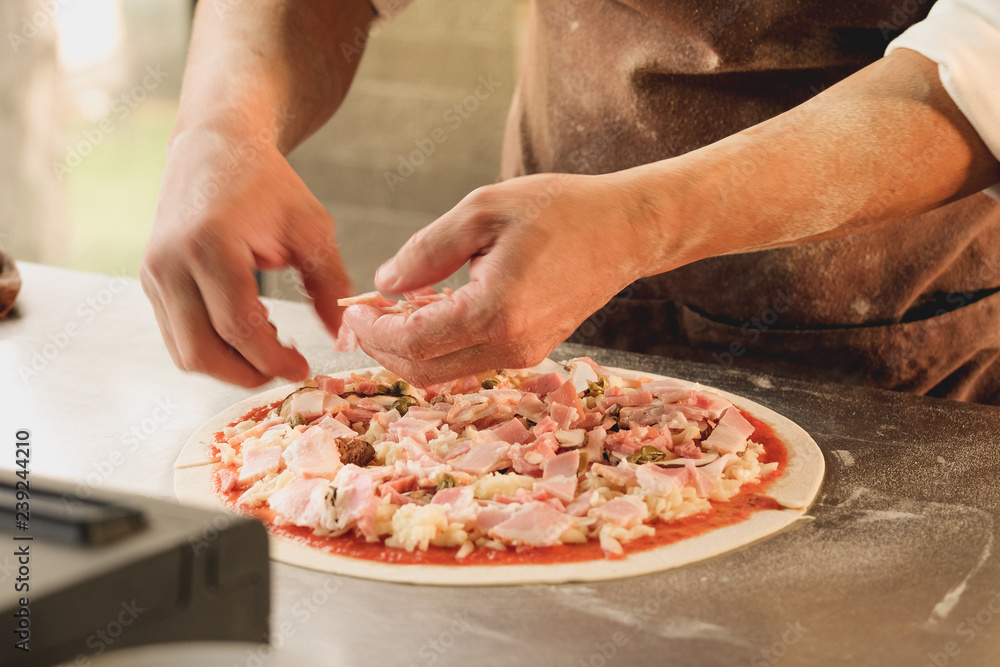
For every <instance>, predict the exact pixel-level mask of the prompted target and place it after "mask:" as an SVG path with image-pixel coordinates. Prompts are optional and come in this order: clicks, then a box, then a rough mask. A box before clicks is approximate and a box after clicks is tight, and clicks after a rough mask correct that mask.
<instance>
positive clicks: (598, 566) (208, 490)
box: [174, 368, 825, 586]
mask: <svg viewBox="0 0 1000 667" xmlns="http://www.w3.org/2000/svg"><path fill="white" fill-rule="evenodd" d="M364 370H372V371H375V370H379V369H378V368H368V369H362V370H361V371H353V372H363V371H364ZM608 370H609V371H611V372H613V373H615V374H616V375H620V376H622V377H628V378H640V377H642V378H649V379H652V380H662V379H668V378H666V377H665V376H663V375H656V374H653V373H643V372H638V371H631V370H624V369H618V368H608ZM351 372H352V371H346V372H344V373H335V374H333V375H334V377H338V376H339V377H350V373H351ZM685 384H687V385H688V386H691V387H696V388H698V389H700V390H706V391H711V392H714V393H716V394H719V395H720V396H723V397H725V398H727V399H728V400H730V401H731V402H732V403H733V404H734V405H736V406H737V407H739V408H741V409H743V410H745V411H746V412H748V413H750V414H751V415H753V416H754V417H756V418H757V419H759V420H761V421H763V422H765V423H767V424H768V425H769V426H770V427H771V428H772V429H773V430H774V433H775V435H776V436H777V437H778V438H779V439H780V440H781V441H782V442H783V443H784V444H785V447H786V448H787V450H788V466H787V468H786V469H785V471H784V474H783V475H782V476H781V477H780V478H778V479H777V480H775V481H774V482H773V483H772V484H771V486H770V487H769V488H768V490H767V495H768V496H770V497H772V498H774V499H775V500H777V501H778V503H780V504H781V505H782V506H784V507H785V508H787V509H783V510H761V511H757V512H754V513H753V514H751V515H750V517H749V518H748V519H747V520H745V521H742V522H740V523H737V524H734V525H731V526H724V527H722V528H717V529H714V530H711V531H709V532H707V533H703V534H701V535H698V536H695V537H691V538H688V539H684V540H681V541H679V542H674V543H672V544H667V545H664V546H661V547H654V548H652V549H648V550H645V551H639V552H635V553H629V552H628V544H627V543H626V544H625V545H624V546H625V550H626V555H625V556H624V557H623V558H618V559H599V560H588V561H580V562H573V563H542V564H538V565H508V564H500V565H461V564H458V563H456V564H455V565H410V564H405V563H404V564H395V563H393V564H390V563H381V562H377V561H372V560H367V559H363V558H350V557H347V556H340V555H337V554H330V553H326V552H324V551H321V550H319V549H315V548H313V547H310V546H307V545H305V544H302V543H300V542H297V541H295V540H292V539H289V538H285V537H281V536H277V535H273V534H272V535H271V536H270V544H271V557H272V558H273V559H274V560H277V561H280V562H282V563H288V564H290V565H297V566H299V567H305V568H309V569H313V570H319V571H322V572H330V573H333V574H341V575H348V576H352V577H361V578H365V579H377V580H380V581H390V582H397V583H407V584H430V585H449V586H493V585H515V584H539V583H546V584H558V583H565V582H571V581H602V580H607V579H618V578H622V577H632V576H637V575H641V574H650V573H653V572H660V571H662V570H667V569H670V568H675V567H680V566H682V565H687V564H689V563H694V562H696V561H700V560H704V559H706V558H711V557H713V556H719V555H721V554H724V553H727V552H729V551H733V550H735V549H739V548H742V547H746V546H749V545H751V544H753V543H755V542H759V541H761V540H763V539H766V538H768V537H770V536H772V535H775V534H777V533H779V532H781V531H782V530H784V529H786V528H788V527H789V526H791V525H792V524H793V523H795V522H796V521H797V520H798V519H799V518H800V517H802V516H803V515H804V514H805V513H806V511H807V510H808V509H809V507H810V505H812V502H813V500H814V499H815V498H816V494H817V493H819V488H820V485H821V484H822V481H823V473H824V469H825V464H824V460H823V453H822V452H821V451H820V449H819V446H818V445H817V444H816V442H815V441H814V440H813V439H812V438H811V437H809V434H808V433H806V432H805V431H804V430H803V429H802V428H801V427H799V426H798V425H797V424H795V423H794V422H792V421H790V420H789V419H786V418H785V417H782V416H781V415H779V414H777V413H776V412H774V411H773V410H770V409H768V408H766V407H764V406H763V405H760V404H759V403H755V402H753V401H750V400H747V399H745V398H741V397H739V396H735V395H733V394H730V393H728V392H725V391H720V390H717V389H713V388H711V387H705V386H702V385H696V384H695V383H693V382H685ZM298 386H299V385H286V386H284V387H277V388H275V389H271V390H269V391H266V392H263V393H261V394H258V395H256V396H252V397H250V398H247V399H245V400H243V401H240V402H239V403H237V404H235V405H233V406H232V407H231V408H229V409H227V410H224V411H223V412H221V413H220V414H218V415H216V416H215V417H213V418H212V419H210V420H209V421H208V422H206V423H205V424H204V425H202V427H201V428H199V429H198V430H197V431H196V432H195V433H194V434H193V435H192V436H191V438H190V439H189V440H188V442H187V443H186V444H185V445H184V448H183V449H182V450H181V453H180V455H179V456H178V458H177V462H176V463H175V464H174V468H175V469H174V491H175V493H176V494H177V499H178V500H179V501H180V502H182V503H184V504H189V505H195V506H199V507H205V508H208V509H218V510H222V511H226V512H232V509H231V508H229V507H228V506H226V505H225V503H223V501H222V499H221V498H220V497H219V496H217V495H216V494H215V493H213V492H212V472H213V470H214V466H215V462H214V461H212V460H211V458H210V457H209V456H208V454H207V450H208V447H209V446H210V445H211V443H212V442H213V441H214V435H215V433H217V432H218V431H221V430H222V429H223V428H224V427H225V426H226V425H227V424H229V423H230V422H232V421H233V420H235V419H238V418H239V417H241V416H242V415H244V414H246V413H247V412H249V411H250V410H252V409H254V408H256V407H260V406H261V405H266V404H268V403H271V402H273V401H276V400H279V399H282V398H284V397H285V396H287V395H288V394H289V393H291V392H292V391H294V390H295V389H296V388H297V387H298Z"/></svg>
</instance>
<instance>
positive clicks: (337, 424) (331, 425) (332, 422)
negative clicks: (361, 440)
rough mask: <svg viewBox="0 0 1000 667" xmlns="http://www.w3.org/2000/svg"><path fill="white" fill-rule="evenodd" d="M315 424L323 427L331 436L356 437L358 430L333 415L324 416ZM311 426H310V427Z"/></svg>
mask: <svg viewBox="0 0 1000 667" xmlns="http://www.w3.org/2000/svg"><path fill="white" fill-rule="evenodd" d="M316 426H317V427H318V428H321V429H323V430H324V431H326V432H327V433H329V434H330V436H331V437H333V438H356V437H358V432H357V431H355V430H354V429H352V428H351V427H350V426H346V425H345V424H344V423H343V422H341V421H340V420H339V419H334V418H333V417H324V418H323V419H321V420H320V421H319V422H318V423H317V424H316ZM310 428H312V427H310Z"/></svg>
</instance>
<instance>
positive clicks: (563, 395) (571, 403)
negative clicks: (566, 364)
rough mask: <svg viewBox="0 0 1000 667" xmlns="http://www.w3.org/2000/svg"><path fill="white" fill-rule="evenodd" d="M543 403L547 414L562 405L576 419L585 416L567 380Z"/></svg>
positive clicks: (577, 397)
mask: <svg viewBox="0 0 1000 667" xmlns="http://www.w3.org/2000/svg"><path fill="white" fill-rule="evenodd" d="M649 398H650V400H652V399H653V397H652V396H650V397H649ZM545 402H546V403H548V404H549V406H550V408H549V410H550V412H549V414H551V410H552V408H554V407H555V406H557V405H563V406H566V407H567V408H571V409H572V410H573V411H574V412H575V413H576V419H582V418H583V416H584V414H586V411H585V410H584V409H583V403H582V402H581V401H580V397H579V396H577V395H576V387H574V386H573V382H572V381H570V380H567V381H566V382H564V383H562V384H561V385H559V388H558V389H556V390H555V391H552V392H550V393H549V395H548V396H546V397H545ZM553 419H555V417H553ZM574 421H575V419H574ZM564 428H568V427H564Z"/></svg>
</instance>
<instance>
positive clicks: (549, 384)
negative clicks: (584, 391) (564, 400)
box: [521, 372, 573, 396]
mask: <svg viewBox="0 0 1000 667" xmlns="http://www.w3.org/2000/svg"><path fill="white" fill-rule="evenodd" d="M563 382H564V380H563V376H562V375H560V374H559V373H557V372H552V373H546V374H545V375H539V376H538V377H533V378H528V379H527V380H525V381H524V382H522V383H521V390H522V391H529V392H531V393H533V394H537V395H538V396H545V395H546V394H548V393H549V392H552V391H555V390H556V389H558V388H559V387H561V386H562V384H563ZM572 386H573V385H572V384H571V385H570V388H572Z"/></svg>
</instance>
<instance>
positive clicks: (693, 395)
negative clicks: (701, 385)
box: [687, 389, 733, 419]
mask: <svg viewBox="0 0 1000 667" xmlns="http://www.w3.org/2000/svg"><path fill="white" fill-rule="evenodd" d="M687 404H688V405H692V406H694V407H696V408H701V409H702V410H704V411H705V414H706V416H707V417H708V418H709V419H718V418H719V417H721V416H722V413H723V412H725V411H726V410H728V409H729V408H731V407H733V404H732V403H730V402H729V401H728V400H726V399H725V398H723V397H722V396H719V395H718V394H713V393H710V392H699V391H695V390H694V389H692V390H691V392H690V393H689V394H688V398H687Z"/></svg>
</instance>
